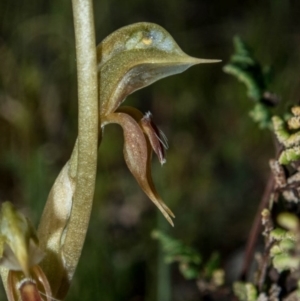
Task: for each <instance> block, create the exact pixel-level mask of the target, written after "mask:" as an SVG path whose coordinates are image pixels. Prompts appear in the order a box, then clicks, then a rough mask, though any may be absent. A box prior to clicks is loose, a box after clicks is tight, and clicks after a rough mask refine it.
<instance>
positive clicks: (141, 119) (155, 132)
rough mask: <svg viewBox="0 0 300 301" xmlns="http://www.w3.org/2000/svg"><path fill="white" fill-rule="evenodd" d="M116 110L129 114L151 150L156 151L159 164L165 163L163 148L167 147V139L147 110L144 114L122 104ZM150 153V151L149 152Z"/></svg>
mask: <svg viewBox="0 0 300 301" xmlns="http://www.w3.org/2000/svg"><path fill="white" fill-rule="evenodd" d="M116 112H122V113H126V114H128V115H130V116H131V117H132V118H133V119H134V120H135V121H136V122H137V123H138V124H139V125H140V127H141V129H142V130H143V132H144V134H145V135H146V138H147V140H148V141H149V143H150V145H151V148H152V150H153V151H154V152H155V153H156V155H157V157H158V160H159V162H160V164H161V165H163V164H164V163H166V157H165V149H168V147H169V146H168V140H167V137H166V136H165V134H164V133H163V132H162V131H161V130H160V129H159V128H158V127H157V126H156V125H155V123H154V122H153V120H152V114H151V113H150V112H147V113H146V114H145V115H143V113H142V112H141V111H139V110H137V109H136V108H133V107H128V106H122V107H120V108H118V110H117V111H116ZM151 153H152V152H151Z"/></svg>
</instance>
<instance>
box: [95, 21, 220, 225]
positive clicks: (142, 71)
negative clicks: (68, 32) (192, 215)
mask: <svg viewBox="0 0 300 301" xmlns="http://www.w3.org/2000/svg"><path fill="white" fill-rule="evenodd" d="M97 54H98V60H99V63H98V70H99V83H100V120H101V121H102V122H101V127H102V128H103V127H104V126H105V125H106V124H109V123H116V124H119V125H120V126H121V127H122V129H123V133H124V158H125V162H126V164H127V166H128V168H129V170H130V172H131V173H132V174H133V176H134V177H135V179H136V180H137V182H138V184H139V185H140V187H141V188H142V189H143V191H144V192H145V193H146V194H147V196H148V197H149V198H150V199H151V201H152V202H153V203H154V204H155V205H156V206H157V207H158V208H159V210H160V211H161V212H162V214H163V215H164V217H165V218H166V219H167V220H168V222H169V223H170V224H171V225H172V226H173V222H172V220H171V217H173V218H174V217H175V216H174V214H173V213H172V211H171V210H170V209H169V208H168V207H167V205H166V204H165V203H164V202H163V201H162V199H161V198H160V196H159V195H158V193H157V191H156V189H155V187H154V184H153V181H152V177H151V157H152V150H154V152H155V153H156V154H157V156H158V158H159V161H160V163H161V164H163V163H165V161H166V159H165V155H164V153H165V150H164V149H165V148H166V143H165V141H166V140H165V138H164V135H163V133H162V132H161V131H159V129H158V128H157V127H156V126H155V124H154V123H153V121H152V116H151V114H150V113H147V114H146V115H145V116H143V114H142V113H141V112H139V111H138V110H136V109H134V108H128V107H125V108H122V107H120V108H119V106H120V105H121V103H122V102H123V101H124V100H125V98H126V97H127V96H128V95H129V94H131V93H133V92H134V91H136V90H138V89H141V88H143V87H146V86H148V85H150V84H152V83H154V82H155V81H157V80H159V79H161V78H164V77H167V76H169V75H173V74H177V73H181V72H183V71H185V70H186V69H188V68H189V67H191V66H193V65H196V64H200V63H214V62H218V61H219V60H204V59H198V58H193V57H190V56H188V55H187V54H185V53H184V52H183V51H182V50H181V49H180V48H179V46H178V45H177V43H176V42H175V41H174V39H173V38H172V37H171V35H170V34H169V33H168V32H167V31H166V30H165V29H163V28H162V27H160V26H159V25H156V24H152V23H136V24H133V25H129V26H126V27H123V28H121V29H119V30H117V31H115V32H114V33H113V34H111V35H110V36H108V37H107V38H106V39H105V40H104V41H103V42H102V43H101V44H100V45H99V46H98V47H97Z"/></svg>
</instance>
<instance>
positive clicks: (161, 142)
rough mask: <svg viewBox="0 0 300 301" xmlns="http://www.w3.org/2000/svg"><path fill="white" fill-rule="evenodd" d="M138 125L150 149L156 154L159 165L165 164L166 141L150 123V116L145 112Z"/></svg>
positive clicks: (163, 135) (153, 124) (159, 131)
mask: <svg viewBox="0 0 300 301" xmlns="http://www.w3.org/2000/svg"><path fill="white" fill-rule="evenodd" d="M140 125H141V127H142V129H143V131H144V133H145V134H146V135H147V137H148V139H149V142H150V144H151V147H152V149H153V150H154V152H155V153H156V155H157V157H158V160H159V162H160V164H161V165H163V164H165V163H166V156H165V149H168V147H169V146H168V140H167V137H166V136H165V134H164V133H163V132H162V131H161V130H160V129H159V128H158V127H157V126H156V125H155V123H154V122H153V121H152V114H151V113H150V112H147V113H146V114H145V116H144V117H143V118H142V119H141V121H140Z"/></svg>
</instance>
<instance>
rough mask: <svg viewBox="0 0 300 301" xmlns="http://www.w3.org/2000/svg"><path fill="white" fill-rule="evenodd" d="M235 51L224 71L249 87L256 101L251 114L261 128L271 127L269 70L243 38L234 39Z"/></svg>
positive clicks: (248, 93) (251, 97)
mask: <svg viewBox="0 0 300 301" xmlns="http://www.w3.org/2000/svg"><path fill="white" fill-rule="evenodd" d="M233 44H234V51H235V53H234V54H233V55H232V56H231V58H230V62H229V63H228V64H227V65H225V66H224V67H223V70H224V72H226V73H228V74H230V75H232V76H234V77H236V78H237V79H238V80H239V81H240V82H242V83H243V84H244V85H245V86H246V89H247V96H248V97H249V98H250V99H252V100H254V101H255V105H254V108H253V109H252V110H251V111H250V113H249V114H250V116H251V117H252V119H253V120H254V122H256V123H257V124H258V125H259V127H260V128H270V127H271V112H270V103H268V99H266V98H267V97H266V96H267V95H268V93H267V86H268V79H269V76H270V74H269V72H266V71H264V70H267V69H266V68H263V67H262V66H261V64H260V63H259V62H258V61H257V60H256V59H255V58H254V56H253V53H252V51H251V50H250V48H249V47H248V46H247V45H246V43H245V42H243V40H242V39H241V38H240V37H238V36H236V37H235V38H234V39H233Z"/></svg>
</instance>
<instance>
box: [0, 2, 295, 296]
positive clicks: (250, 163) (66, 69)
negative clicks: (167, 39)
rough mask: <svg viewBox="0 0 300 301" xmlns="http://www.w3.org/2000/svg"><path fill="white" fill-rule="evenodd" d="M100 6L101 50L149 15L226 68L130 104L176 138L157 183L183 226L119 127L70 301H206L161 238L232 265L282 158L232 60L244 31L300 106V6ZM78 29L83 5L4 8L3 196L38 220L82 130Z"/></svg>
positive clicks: (163, 85) (104, 151)
mask: <svg viewBox="0 0 300 301" xmlns="http://www.w3.org/2000/svg"><path fill="white" fill-rule="evenodd" d="M94 4H95V23H96V32H97V41H98V42H100V41H101V40H102V39H103V38H104V37H105V36H107V35H108V34H109V33H111V32H112V31H114V30H115V29H118V28H119V27H121V26H124V25H128V24H131V23H134V22H140V21H148V22H154V23H158V24H160V25H161V26H163V27H164V28H166V29H167V30H168V31H169V32H170V33H171V34H172V36H173V37H174V39H175V40H176V41H177V42H178V44H179V45H180V46H181V48H182V49H183V50H184V51H185V52H187V53H188V54H190V55H192V56H197V57H201V58H217V59H222V60H223V62H222V63H221V64H214V65H200V66H196V67H193V68H191V69H190V70H188V71H186V72H185V73H184V74H181V75H176V76H174V77H170V78H167V79H163V80H161V81H160V82H158V83H155V84H154V85H152V86H150V87H147V88H145V89H143V90H141V91H138V92H136V93H134V94H133V95H132V96H130V97H129V98H128V99H127V100H126V104H127V105H128V104H130V105H134V106H135V107H137V108H138V109H140V110H141V111H143V112H146V111H149V110H150V111H151V112H152V113H153V116H154V120H155V122H156V124H157V125H159V127H160V128H161V129H162V130H163V131H164V132H165V134H166V135H167V137H168V140H169V146H170V147H169V150H168V153H167V164H166V165H165V166H164V167H163V168H161V167H160V165H159V163H158V162H157V160H154V162H153V178H154V181H155V183H156V185H157V188H158V190H159V192H160V194H161V196H162V197H163V199H164V201H165V202H166V203H167V204H168V205H169V206H170V208H172V210H173V212H174V213H175V215H176V219H175V228H171V227H170V226H169V225H168V224H167V222H166V221H165V220H163V218H162V217H161V214H160V213H159V212H158V210H157V209H156V208H155V207H154V205H153V204H152V203H151V202H150V201H149V200H148V199H147V197H146V196H145V195H144V194H143V192H142V191H141V190H140V188H139V187H138V185H137V184H136V182H135V180H134V178H133V177H132V176H131V174H130V172H129V171H128V170H127V168H126V165H125V163H124V159H123V155H122V146H123V137H122V131H121V130H120V128H118V127H117V126H109V127H107V128H106V129H105V134H104V139H103V143H102V145H101V147H100V150H99V166H98V177H97V185H96V193H95V201H94V208H93V214H92V219H91V223H90V228H89V232H88V234H87V241H86V245H85V248H84V250H83V254H82V258H81V261H80V263H79V266H78V270H77V273H76V275H75V278H74V282H73V284H72V287H71V290H70V293H69V295H68V298H67V300H74V301H75V300H101V301H114V300H118V301H119V300H120V301H122V300H124V301H125V300H126V301H142V300H145V301H152V300H153V301H154V300H157V301H169V300H174V301H179V300H182V301H194V300H200V297H199V293H198V291H197V288H196V285H195V283H194V282H192V281H190V282H189V281H185V280H184V279H183V278H182V276H181V275H180V274H179V272H178V270H177V266H176V265H174V266H173V265H172V266H171V267H168V266H166V265H165V264H164V262H163V260H162V253H161V250H160V248H159V246H158V244H157V242H156V241H154V240H153V239H152V238H151V236H150V234H151V231H152V230H153V229H160V230H163V231H166V232H167V233H168V234H169V235H171V236H173V237H175V238H177V239H180V240H182V241H183V242H184V243H186V244H188V245H191V246H193V247H194V248H196V249H198V250H199V251H200V253H201V254H202V255H203V257H204V259H205V258H208V257H209V256H210V254H211V253H212V252H213V251H216V250H217V251H219V252H220V255H221V259H222V264H223V266H224V267H226V266H228V264H229V262H230V260H231V259H232V258H237V255H235V254H238V253H239V252H241V251H242V250H243V248H244V245H245V242H246V240H247V237H248V233H249V229H250V226H251V223H252V221H253V218H254V215H255V212H256V209H257V206H258V203H259V200H260V198H261V194H262V192H263V189H264V185H265V183H266V179H267V175H268V170H269V168H268V160H269V158H272V157H273V156H274V150H273V146H272V139H271V136H270V134H269V132H268V131H261V130H259V129H258V128H257V126H256V125H255V124H254V123H253V122H252V120H251V119H250V117H249V116H248V112H249V110H250V109H251V108H252V103H251V101H250V100H248V99H247V97H246V94H245V88H244V86H243V85H241V84H240V83H237V81H236V80H235V79H234V78H232V77H230V76H229V75H227V74H225V73H224V72H223V71H222V66H223V65H224V64H225V63H226V62H228V60H229V58H230V55H231V53H232V52H233V46H232V38H233V36H234V35H236V34H238V35H240V36H241V37H242V39H244V40H245V41H246V42H247V43H248V44H249V45H251V47H252V48H253V49H254V52H255V56H256V58H257V59H258V60H259V61H261V62H262V63H263V64H264V65H267V66H272V68H273V80H272V84H271V88H272V91H273V92H275V93H277V94H278V95H280V96H281V98H282V103H281V105H280V106H279V109H278V110H279V112H280V110H281V111H282V110H283V109H286V108H287V107H288V106H290V105H291V104H293V103H297V102H299V92H300V85H299V83H300V80H299V79H300V76H299V70H300V66H299V64H300V22H299V16H300V7H299V1H288V0H285V1H283V0H269V1H250V0H249V1H236V0H235V1H234V0H228V1H217V0H215V1H200V0H188V1H183V0H164V1H162V0H160V1H158V0H152V1H147V0H127V1H114V0H111V1H108V0H102V1H100V0H99V1H94ZM72 22H73V20H72V7H71V1H61V0H51V1H50V0H43V1H37V0H19V1H8V0H1V1H0V202H2V201H5V200H10V201H12V202H13V203H15V204H16V205H17V206H18V207H19V208H22V209H23V211H25V212H26V214H27V215H28V216H30V218H31V219H32V220H33V221H34V222H35V224H36V225H37V224H38V220H39V216H40V214H41V212H42V209H43V206H44V204H45V201H46V198H47V194H48V192H49V190H50V188H51V185H52V184H53V182H54V180H55V177H56V176H57V174H58V173H59V170H60V169H61V167H62V166H63V164H64V163H65V162H66V161H67V160H68V158H69V156H70V153H71V150H72V148H73V145H74V141H75V138H76V135H77V134H76V133H77V96H76V93H77V87H76V61H75V49H74V30H73V23H72ZM234 266H235V267H236V268H238V265H236V264H235V265H234ZM228 269H229V271H228V275H231V274H234V270H233V269H232V268H231V267H229V268H228ZM230 280H231V279H229V281H230ZM0 299H1V300H4V299H5V297H4V296H3V292H2V291H1V292H0Z"/></svg>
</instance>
